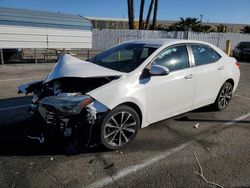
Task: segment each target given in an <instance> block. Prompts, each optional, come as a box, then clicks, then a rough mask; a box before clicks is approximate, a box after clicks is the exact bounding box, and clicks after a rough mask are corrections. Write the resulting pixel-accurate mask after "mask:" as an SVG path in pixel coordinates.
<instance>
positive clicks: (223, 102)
mask: <svg viewBox="0 0 250 188" xmlns="http://www.w3.org/2000/svg"><path fill="white" fill-rule="evenodd" d="M232 93H233V86H232V84H230V83H228V82H225V83H224V84H223V86H222V87H221V89H220V92H219V94H218V96H217V98H216V100H215V102H214V104H213V106H214V108H215V110H219V111H222V110H224V109H225V108H226V107H227V106H228V104H229V102H230V101H231V99H232Z"/></svg>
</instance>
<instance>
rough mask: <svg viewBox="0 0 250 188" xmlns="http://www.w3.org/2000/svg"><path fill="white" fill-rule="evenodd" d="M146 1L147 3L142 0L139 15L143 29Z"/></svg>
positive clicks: (140, 27)
mask: <svg viewBox="0 0 250 188" xmlns="http://www.w3.org/2000/svg"><path fill="white" fill-rule="evenodd" d="M144 3H145V0H141V4H140V15H139V29H143V12H144Z"/></svg>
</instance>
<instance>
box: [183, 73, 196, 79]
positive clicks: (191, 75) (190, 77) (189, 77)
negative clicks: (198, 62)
mask: <svg viewBox="0 0 250 188" xmlns="http://www.w3.org/2000/svg"><path fill="white" fill-rule="evenodd" d="M193 77H194V75H193V74H188V75H186V76H185V77H184V78H185V79H192V78H193Z"/></svg>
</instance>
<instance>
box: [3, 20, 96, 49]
mask: <svg viewBox="0 0 250 188" xmlns="http://www.w3.org/2000/svg"><path fill="white" fill-rule="evenodd" d="M0 48H92V32H91V30H78V29H56V28H42V27H26V26H12V25H0Z"/></svg>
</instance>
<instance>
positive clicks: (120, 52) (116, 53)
mask: <svg viewBox="0 0 250 188" xmlns="http://www.w3.org/2000/svg"><path fill="white" fill-rule="evenodd" d="M155 50H156V48H155V47H151V46H147V45H145V44H133V43H124V44H121V45H119V46H115V47H113V48H111V49H108V50H106V51H104V52H102V53H100V54H98V55H96V56H95V57H93V58H91V59H89V61H90V62H92V63H95V64H97V65H100V66H103V67H106V68H109V69H113V70H116V71H120V72H131V71H133V70H134V69H136V68H137V67H138V66H139V65H140V64H141V63H142V62H143V61H144V60H145V59H147V58H148V57H149V56H150V55H151V54H152V53H153V52H154V51H155Z"/></svg>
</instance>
